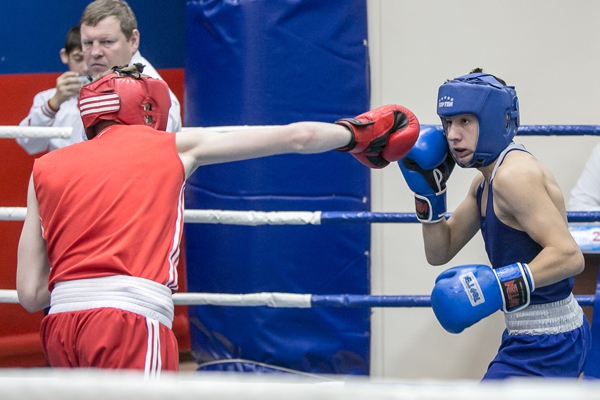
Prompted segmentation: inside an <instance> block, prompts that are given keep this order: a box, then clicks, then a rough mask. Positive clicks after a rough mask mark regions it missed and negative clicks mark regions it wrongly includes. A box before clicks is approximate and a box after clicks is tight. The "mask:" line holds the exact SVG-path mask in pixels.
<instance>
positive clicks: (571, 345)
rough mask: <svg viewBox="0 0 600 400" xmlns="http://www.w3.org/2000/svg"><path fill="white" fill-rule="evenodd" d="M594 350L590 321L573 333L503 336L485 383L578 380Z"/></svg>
mask: <svg viewBox="0 0 600 400" xmlns="http://www.w3.org/2000/svg"><path fill="white" fill-rule="evenodd" d="M590 348H591V331H590V326H589V324H588V321H587V318H585V316H584V317H583V324H582V325H581V326H580V327H579V328H577V329H574V330H572V331H568V332H564V333H557V334H542V335H524V334H523V335H522V334H517V335H509V334H508V330H504V333H503V334H502V343H501V344H500V349H499V350H498V354H497V355H496V357H495V358H494V359H493V360H492V362H491V363H490V365H489V367H488V370H487V372H486V374H485V375H484V377H483V380H492V379H506V378H510V377H519V376H521V377H522V376H538V377H556V378H578V377H579V376H580V375H581V373H582V372H583V368H584V366H585V359H586V356H587V353H588V351H589V350H590Z"/></svg>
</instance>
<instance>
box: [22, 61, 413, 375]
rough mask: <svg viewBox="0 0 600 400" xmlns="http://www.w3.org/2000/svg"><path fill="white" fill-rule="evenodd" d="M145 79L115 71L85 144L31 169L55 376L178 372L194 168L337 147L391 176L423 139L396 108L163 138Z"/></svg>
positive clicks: (36, 298)
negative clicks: (177, 317)
mask: <svg viewBox="0 0 600 400" xmlns="http://www.w3.org/2000/svg"><path fill="white" fill-rule="evenodd" d="M140 69H141V68H140V66H139V65H137V64H136V65H134V66H133V67H127V68H118V67H116V68H114V72H111V73H109V74H107V75H105V76H104V77H102V78H100V79H98V80H97V81H95V82H93V83H90V84H88V85H86V86H84V87H82V88H81V93H80V96H79V108H80V110H81V117H82V119H83V124H84V126H85V132H86V135H87V137H88V139H89V140H88V141H85V142H82V143H77V144H75V145H72V146H68V147H65V148H62V149H59V150H56V151H54V152H51V153H48V154H46V155H44V156H42V157H40V158H39V159H37V160H36V161H35V164H34V167H33V172H32V175H31V179H30V183H29V189H28V195H27V196H28V198H27V216H26V218H25V223H24V225H23V231H22V233H21V238H20V241H19V251H18V265H17V292H18V296H19V301H20V302H21V304H22V305H23V306H24V307H25V308H26V309H27V310H29V311H31V312H34V311H37V310H39V309H41V308H44V307H47V306H48V305H49V304H50V305H51V308H50V312H49V315H48V316H46V317H45V318H44V319H43V321H42V325H41V337H42V345H43V348H44V351H45V354H46V356H47V359H48V361H49V363H50V365H51V366H53V367H96V368H112V369H121V368H126V369H140V370H144V371H145V373H146V374H147V376H148V377H153V376H155V375H156V374H158V373H159V372H160V370H177V369H178V350H177V342H176V339H175V336H174V335H173V332H172V331H171V329H170V328H171V324H172V319H173V300H172V297H171V292H172V290H176V289H177V270H176V266H177V262H178V257H179V243H180V240H181V234H182V228H183V204H184V202H183V187H184V183H185V180H186V179H187V178H188V177H189V176H190V175H191V174H192V173H193V172H194V171H195V169H196V168H198V167H199V166H201V165H208V164H217V163H225V162H231V161H238V160H245V159H250V158H257V157H264V156H269V155H275V154H284V153H300V154H309V153H319V152H325V151H328V150H332V149H338V150H339V151H346V152H350V153H351V154H353V155H354V156H355V157H356V158H357V159H358V160H359V161H360V162H362V163H363V164H365V165H367V166H369V167H372V168H383V167H385V166H386V165H388V164H389V162H390V161H396V160H398V159H400V158H401V157H403V156H404V155H406V153H407V152H408V151H409V150H410V148H411V147H412V145H413V144H414V143H415V141H416V139H417V137H418V132H419V122H418V120H417V118H416V117H415V116H414V115H413V114H412V113H411V112H410V111H409V110H407V109H405V108H404V107H402V106H397V105H388V106H383V107H379V108H377V109H375V110H373V111H370V112H367V113H364V114H361V115H359V116H358V117H356V118H352V119H343V120H339V121H337V122H336V123H335V124H330V123H323V122H298V123H292V124H289V125H285V126H274V127H268V128H255V129H248V130H241V131H231V132H226V133H221V132H214V131H210V130H205V129H201V128H196V129H190V130H186V131H182V132H177V133H175V134H167V133H165V132H163V131H164V130H165V129H166V125H167V116H168V112H167V110H168V109H169V106H170V100H169V94H168V87H167V85H166V83H164V81H161V80H157V79H154V78H149V77H146V76H143V75H141V74H140V72H141V70H140ZM59 166H60V168H59Z"/></svg>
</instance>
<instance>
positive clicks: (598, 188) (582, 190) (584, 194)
mask: <svg viewBox="0 0 600 400" xmlns="http://www.w3.org/2000/svg"><path fill="white" fill-rule="evenodd" d="M567 209H568V210H571V211H600V144H598V145H596V147H594V150H592V154H591V155H590V158H588V160H587V162H586V164H585V168H584V169H583V172H582V173H581V175H580V176H579V179H577V183H576V184H575V187H573V190H571V198H570V199H569V204H568V206H567Z"/></svg>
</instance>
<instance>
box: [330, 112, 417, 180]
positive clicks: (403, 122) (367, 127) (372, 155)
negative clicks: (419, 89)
mask: <svg viewBox="0 0 600 400" xmlns="http://www.w3.org/2000/svg"><path fill="white" fill-rule="evenodd" d="M335 123H336V124H338V125H343V126H345V127H346V128H348V129H349V130H350V132H351V133H352V139H351V140H350V143H348V145H346V146H344V147H341V148H339V149H336V150H337V151H347V152H350V153H352V155H353V156H354V157H355V158H356V159H357V160H358V161H360V162H361V163H362V164H364V165H366V166H367V167H370V168H376V169H379V168H383V167H386V166H387V165H388V164H389V163H390V162H392V161H398V160H400V159H401V158H403V157H404V156H405V155H406V154H407V153H408V152H409V151H410V149H412V147H413V145H414V144H415V142H416V141H417V138H418V137H419V131H420V130H421V126H420V124H419V120H418V119H417V117H416V116H415V115H414V114H413V113H412V111H410V110H409V109H407V108H405V107H402V106H399V105H396V104H390V105H386V106H381V107H378V108H376V109H374V110H371V111H368V112H366V113H364V114H361V115H359V116H358V117H356V118H343V119H340V120H337V121H336V122H335Z"/></svg>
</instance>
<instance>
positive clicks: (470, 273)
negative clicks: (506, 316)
mask: <svg viewBox="0 0 600 400" xmlns="http://www.w3.org/2000/svg"><path fill="white" fill-rule="evenodd" d="M534 290H535V284H534V282H533V278H532V276H531V271H530V270H529V266H528V265H527V264H525V263H515V264H510V265H507V266H504V267H501V268H496V269H492V268H490V267H488V266H487V265H481V264H472V265H462V266H459V267H454V268H450V269H448V270H446V271H444V272H442V273H441V274H440V275H439V276H438V277H437V279H436V280H435V286H434V288H433V292H432V293H431V307H432V308H433V312H434V314H435V316H436V318H437V319H438V321H439V322H440V324H441V325H442V326H443V327H444V329H445V330H447V331H448V332H450V333H460V332H462V331H463V330H464V329H465V328H468V327H470V326H471V325H473V324H475V323H476V322H479V321H481V320H482V319H483V318H485V317H487V316H489V315H492V314H493V313H495V312H496V311H498V310H502V311H504V312H507V313H510V312H514V311H518V310H521V309H523V308H525V307H527V306H528V305H529V299H530V297H531V292H533V291H534Z"/></svg>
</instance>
